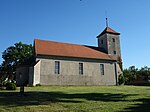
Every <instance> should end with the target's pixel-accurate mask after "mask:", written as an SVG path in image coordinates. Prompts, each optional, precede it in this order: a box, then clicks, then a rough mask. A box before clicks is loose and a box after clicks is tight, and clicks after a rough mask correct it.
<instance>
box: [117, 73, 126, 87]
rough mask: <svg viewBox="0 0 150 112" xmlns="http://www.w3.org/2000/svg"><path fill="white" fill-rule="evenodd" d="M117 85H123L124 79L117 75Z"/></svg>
mask: <svg viewBox="0 0 150 112" xmlns="http://www.w3.org/2000/svg"><path fill="white" fill-rule="evenodd" d="M118 83H119V85H122V84H124V83H125V79H124V76H123V74H120V75H119V77H118Z"/></svg>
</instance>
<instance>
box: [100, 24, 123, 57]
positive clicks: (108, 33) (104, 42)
mask: <svg viewBox="0 0 150 112" xmlns="http://www.w3.org/2000/svg"><path fill="white" fill-rule="evenodd" d="M97 39H98V47H99V48H100V49H101V50H103V51H104V52H105V53H107V54H110V55H116V56H117V57H119V58H121V51H120V33H118V32H116V31H114V30H113V29H111V28H110V27H108V26H106V28H105V29H104V31H103V32H102V33H100V34H99V35H98V36H97Z"/></svg>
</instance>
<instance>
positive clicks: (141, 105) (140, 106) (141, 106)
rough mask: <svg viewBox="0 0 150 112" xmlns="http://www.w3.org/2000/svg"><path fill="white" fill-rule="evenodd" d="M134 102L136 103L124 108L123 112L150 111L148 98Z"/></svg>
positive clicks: (149, 99)
mask: <svg viewBox="0 0 150 112" xmlns="http://www.w3.org/2000/svg"><path fill="white" fill-rule="evenodd" d="M134 102H138V103H137V104H134V105H131V107H128V108H125V109H124V112H150V98H141V99H137V100H134Z"/></svg>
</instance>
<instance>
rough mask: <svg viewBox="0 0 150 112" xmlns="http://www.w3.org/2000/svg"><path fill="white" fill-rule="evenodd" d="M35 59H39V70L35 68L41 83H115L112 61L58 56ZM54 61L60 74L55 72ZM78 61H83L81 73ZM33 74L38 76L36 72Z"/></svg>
mask: <svg viewBox="0 0 150 112" xmlns="http://www.w3.org/2000/svg"><path fill="white" fill-rule="evenodd" d="M37 60H40V65H38V66H40V67H38V68H39V69H40V70H39V69H35V70H37V71H38V72H39V71H40V84H41V85H116V74H115V66H114V62H113V61H105V60H91V59H79V58H77V59H76V58H60V57H47V58H45V57H39V58H37ZM55 61H59V62H60V74H55ZM79 63H83V68H84V70H83V75H81V74H79ZM100 64H104V70H105V71H104V75H101V71H100ZM37 71H34V72H37ZM35 75H38V76H37V77H39V74H38V73H36V74H35ZM34 77H35V76H34ZM38 81H39V80H38Z"/></svg>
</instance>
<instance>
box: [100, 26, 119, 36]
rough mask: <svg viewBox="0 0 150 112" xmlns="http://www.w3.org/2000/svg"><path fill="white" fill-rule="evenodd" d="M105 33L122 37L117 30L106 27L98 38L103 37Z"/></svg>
mask: <svg viewBox="0 0 150 112" xmlns="http://www.w3.org/2000/svg"><path fill="white" fill-rule="evenodd" d="M105 33H109V34H114V35H120V33H118V32H116V31H115V30H113V29H111V28H110V27H106V28H105V29H104V31H103V32H102V33H100V34H99V35H98V36H97V37H99V36H102V35H103V34H105Z"/></svg>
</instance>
